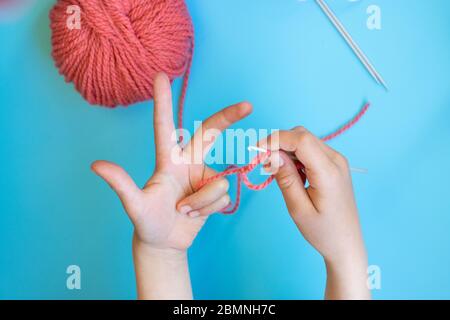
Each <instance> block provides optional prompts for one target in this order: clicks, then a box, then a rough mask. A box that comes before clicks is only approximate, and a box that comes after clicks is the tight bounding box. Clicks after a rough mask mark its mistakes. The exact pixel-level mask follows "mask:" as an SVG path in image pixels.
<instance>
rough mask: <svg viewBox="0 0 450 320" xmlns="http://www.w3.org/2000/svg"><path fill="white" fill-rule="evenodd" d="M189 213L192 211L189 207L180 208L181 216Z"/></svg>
mask: <svg viewBox="0 0 450 320" xmlns="http://www.w3.org/2000/svg"><path fill="white" fill-rule="evenodd" d="M189 211H192V208H191V207H189V206H182V207H181V208H180V213H181V214H187V213H188V212H189Z"/></svg>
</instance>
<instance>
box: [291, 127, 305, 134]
mask: <svg viewBox="0 0 450 320" xmlns="http://www.w3.org/2000/svg"><path fill="white" fill-rule="evenodd" d="M292 131H295V132H299V133H303V132H308V130H307V129H306V128H305V127H303V126H295V127H293V128H292Z"/></svg>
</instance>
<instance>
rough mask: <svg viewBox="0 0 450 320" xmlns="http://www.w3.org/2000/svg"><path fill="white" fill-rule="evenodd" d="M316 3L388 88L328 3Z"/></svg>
mask: <svg viewBox="0 0 450 320" xmlns="http://www.w3.org/2000/svg"><path fill="white" fill-rule="evenodd" d="M316 3H317V4H318V5H319V7H320V8H321V9H322V11H323V12H324V13H325V15H326V16H327V17H328V19H329V20H330V21H331V23H332V24H333V25H334V26H335V28H336V29H337V30H338V31H339V33H340V34H341V36H342V37H343V38H344V40H345V41H346V42H347V44H348V45H349V46H350V48H351V49H352V50H353V52H354V53H355V54H356V56H357V57H358V59H359V60H360V61H361V63H362V64H363V65H364V66H365V67H366V69H367V71H369V73H370V75H371V76H372V77H373V78H374V79H375V81H376V82H377V83H378V84H381V85H382V86H383V87H384V88H385V89H386V90H388V87H387V85H386V81H384V79H383V77H382V76H381V75H380V74H379V73H378V71H377V70H376V69H375V67H374V66H373V64H372V63H371V62H370V60H369V58H367V56H366V55H365V54H364V52H363V51H362V50H361V48H360V47H359V46H358V44H357V43H356V42H355V41H354V40H353V38H352V37H351V36H350V34H349V33H348V31H347V30H346V29H345V27H344V25H343V24H342V23H341V22H340V21H339V19H338V18H337V17H336V15H335V14H334V13H333V11H331V9H330V7H329V6H328V5H327V4H326V2H325V1H324V0H316Z"/></svg>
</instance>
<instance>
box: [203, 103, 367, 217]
mask: <svg viewBox="0 0 450 320" xmlns="http://www.w3.org/2000/svg"><path fill="white" fill-rule="evenodd" d="M369 108H370V103H366V104H364V106H363V107H362V108H361V110H360V111H359V112H358V113H357V114H356V116H355V117H353V118H352V119H351V120H350V121H349V122H347V123H346V124H344V125H343V126H342V127H340V128H339V129H337V130H336V131H334V132H332V133H331V134H329V135H326V136H324V137H322V138H321V140H322V141H324V142H328V141H331V140H333V139H335V138H337V137H339V136H340V135H342V134H344V133H345V132H347V131H348V130H350V129H351V128H353V126H355V125H356V124H357V123H358V122H359V121H360V120H361V118H362V117H363V116H364V115H365V114H366V113H367V111H368V110H369ZM270 155H271V152H270V150H267V152H265V153H259V154H258V155H257V156H256V157H255V158H253V160H252V161H251V162H250V163H249V164H248V165H246V166H242V167H237V166H235V165H232V166H229V167H228V168H227V169H226V170H225V171H223V172H220V173H218V174H217V175H215V176H212V177H210V178H207V179H204V180H202V181H200V183H199V185H198V186H197V190H198V189H200V188H202V187H203V186H205V185H207V184H208V183H210V182H213V181H215V180H218V179H221V178H223V177H227V176H231V175H237V188H236V201H235V202H234V204H232V203H230V204H229V205H228V206H227V207H225V208H224V209H223V210H221V211H220V212H221V213H223V214H233V213H235V212H236V211H237V210H238V209H239V205H240V202H241V190H242V183H243V184H244V185H245V186H246V187H247V188H249V189H250V190H255V191H258V190H262V189H265V188H267V187H268V186H269V185H270V184H271V183H272V181H273V180H274V179H275V176H274V175H271V176H269V177H268V178H267V179H266V180H265V181H264V182H262V183H260V184H254V183H252V182H251V181H250V179H249V178H248V176H247V175H248V174H249V173H250V172H252V171H253V170H254V169H255V168H256V167H257V166H259V165H261V164H264V163H265V161H266V160H268V159H269V158H270ZM295 165H296V167H297V170H298V173H299V175H300V177H301V179H302V180H303V182H304V183H305V182H306V174H305V172H304V166H303V164H302V163H301V162H299V161H298V160H297V161H295Z"/></svg>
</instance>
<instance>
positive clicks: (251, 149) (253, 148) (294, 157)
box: [247, 146, 369, 174]
mask: <svg viewBox="0 0 450 320" xmlns="http://www.w3.org/2000/svg"><path fill="white" fill-rule="evenodd" d="M247 149H248V151H258V152H262V153H267V152H268V150H266V149H263V148H259V147H256V146H250V147H248V148H247ZM288 155H289V158H291V159H292V160H297V161H298V159H297V157H296V156H295V155H294V154H293V153H288ZM350 171H351V172H354V173H361V174H367V173H369V170H368V169H363V168H353V167H351V168H350Z"/></svg>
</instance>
